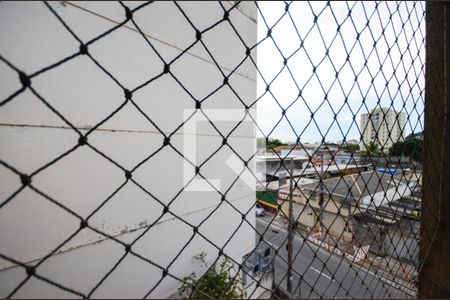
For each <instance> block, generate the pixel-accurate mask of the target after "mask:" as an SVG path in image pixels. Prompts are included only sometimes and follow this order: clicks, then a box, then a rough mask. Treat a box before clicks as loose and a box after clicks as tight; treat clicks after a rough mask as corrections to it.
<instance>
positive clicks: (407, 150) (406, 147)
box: [389, 138, 423, 162]
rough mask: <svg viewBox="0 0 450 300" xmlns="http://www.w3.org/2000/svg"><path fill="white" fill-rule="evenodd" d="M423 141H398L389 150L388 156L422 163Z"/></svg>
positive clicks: (413, 139)
mask: <svg viewBox="0 0 450 300" xmlns="http://www.w3.org/2000/svg"><path fill="white" fill-rule="evenodd" d="M422 151H423V140H421V139H418V138H411V139H407V140H405V141H399V142H397V143H395V144H393V145H392V147H391V148H389V155H392V156H401V155H403V156H408V157H412V158H413V159H414V160H416V161H419V162H421V161H422Z"/></svg>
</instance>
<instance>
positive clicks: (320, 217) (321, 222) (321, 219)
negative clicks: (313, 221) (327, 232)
mask: <svg viewBox="0 0 450 300" xmlns="http://www.w3.org/2000/svg"><path fill="white" fill-rule="evenodd" d="M323 150H324V149H323V148H322V150H321V151H320V157H321V159H320V199H319V205H320V214H319V221H320V223H319V226H320V233H321V234H322V230H323V226H322V225H323Z"/></svg>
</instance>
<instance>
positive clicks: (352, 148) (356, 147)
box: [342, 144, 359, 153]
mask: <svg viewBox="0 0 450 300" xmlns="http://www.w3.org/2000/svg"><path fill="white" fill-rule="evenodd" d="M342 149H343V150H344V151H347V152H350V153H355V152H356V151H358V150H359V145H358V144H344V146H342Z"/></svg>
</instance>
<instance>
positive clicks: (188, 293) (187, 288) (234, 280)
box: [178, 252, 247, 299]
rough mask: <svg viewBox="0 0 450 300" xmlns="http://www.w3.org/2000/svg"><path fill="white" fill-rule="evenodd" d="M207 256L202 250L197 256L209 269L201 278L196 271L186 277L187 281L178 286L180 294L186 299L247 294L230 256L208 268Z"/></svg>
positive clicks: (232, 296)
mask: <svg viewBox="0 0 450 300" xmlns="http://www.w3.org/2000/svg"><path fill="white" fill-rule="evenodd" d="M205 257H206V253H205V252H202V253H200V254H199V255H197V256H196V257H195V258H196V259H197V260H198V261H199V262H200V263H201V266H202V267H203V268H205V269H206V270H207V271H206V272H205V274H203V276H202V277H200V278H197V275H196V274H195V272H192V273H191V274H190V275H189V276H186V277H184V278H183V280H184V281H185V282H183V284H182V285H181V286H180V287H179V288H178V292H179V294H180V295H182V296H183V297H184V298H185V299H186V298H192V299H204V298H206V297H211V298H222V299H236V298H245V297H246V296H247V293H246V291H245V289H244V288H243V285H242V281H241V278H240V276H239V274H238V275H236V272H237V270H236V268H235V265H234V264H233V262H231V261H230V259H229V258H228V257H223V258H222V260H221V262H220V263H219V261H217V263H215V264H213V265H212V266H211V267H210V268H208V264H207V263H206V260H205ZM235 275H236V276H235ZM194 287H195V288H194Z"/></svg>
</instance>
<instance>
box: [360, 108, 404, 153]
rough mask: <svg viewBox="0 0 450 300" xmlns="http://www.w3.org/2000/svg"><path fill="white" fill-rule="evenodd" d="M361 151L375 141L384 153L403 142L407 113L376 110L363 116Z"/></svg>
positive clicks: (387, 109) (385, 109)
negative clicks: (397, 143) (395, 144)
mask: <svg viewBox="0 0 450 300" xmlns="http://www.w3.org/2000/svg"><path fill="white" fill-rule="evenodd" d="M360 125H361V130H362V134H361V144H360V146H361V149H364V145H367V144H368V143H369V142H370V141H374V142H375V143H376V144H377V145H378V146H379V147H380V149H381V150H382V151H388V150H389V148H390V147H391V146H392V145H393V144H394V143H396V142H398V141H401V140H403V127H404V125H405V113H404V112H400V113H399V112H397V111H395V110H393V109H389V108H376V109H373V110H372V111H371V112H370V113H367V114H361V124H360Z"/></svg>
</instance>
